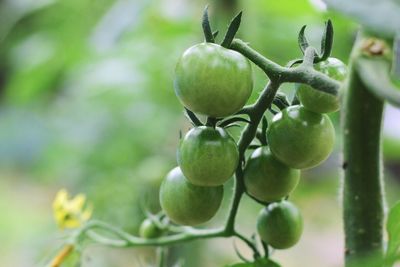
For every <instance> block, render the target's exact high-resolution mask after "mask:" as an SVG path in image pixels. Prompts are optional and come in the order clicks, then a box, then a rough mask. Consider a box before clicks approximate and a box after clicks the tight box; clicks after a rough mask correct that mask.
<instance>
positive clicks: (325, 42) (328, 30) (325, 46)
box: [321, 19, 333, 61]
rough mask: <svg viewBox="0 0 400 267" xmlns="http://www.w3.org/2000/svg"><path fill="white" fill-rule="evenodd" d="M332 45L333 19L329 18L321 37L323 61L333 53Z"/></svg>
mask: <svg viewBox="0 0 400 267" xmlns="http://www.w3.org/2000/svg"><path fill="white" fill-rule="evenodd" d="M332 45H333V26H332V21H331V20H330V19H329V20H328V21H327V22H326V23H325V30H324V34H323V35H322V39H321V61H323V60H326V59H327V58H328V57H329V56H330V55H331V51H332Z"/></svg>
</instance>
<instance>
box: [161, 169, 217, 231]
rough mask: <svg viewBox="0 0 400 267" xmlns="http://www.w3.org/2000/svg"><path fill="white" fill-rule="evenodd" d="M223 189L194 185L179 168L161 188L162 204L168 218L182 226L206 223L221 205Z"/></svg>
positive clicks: (171, 172) (165, 180) (166, 179)
mask: <svg viewBox="0 0 400 267" xmlns="http://www.w3.org/2000/svg"><path fill="white" fill-rule="evenodd" d="M222 196H223V187H222V186H216V187H209V186H207V187H206V186H197V185H193V184H191V183H189V182H188V180H186V178H185V176H183V173H182V171H181V169H180V168H179V167H176V168H174V169H173V170H172V171H170V172H169V173H168V175H167V177H166V178H165V179H164V181H163V183H162V184H161V188H160V204H161V207H162V209H163V210H164V211H165V213H166V214H167V215H168V217H169V218H170V219H171V220H172V221H173V222H175V223H178V224H182V225H192V226H193V225H197V224H201V223H205V222H207V221H208V220H210V219H211V218H212V217H214V215H215V213H217V211H218V209H219V206H220V205H221V201H222Z"/></svg>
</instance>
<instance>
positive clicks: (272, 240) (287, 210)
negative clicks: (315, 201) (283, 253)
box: [257, 200, 303, 249]
mask: <svg viewBox="0 0 400 267" xmlns="http://www.w3.org/2000/svg"><path fill="white" fill-rule="evenodd" d="M257 232H258V234H259V235H260V238H261V240H263V241H264V242H266V243H267V244H269V245H270V246H271V247H273V248H275V249H286V248H290V247H292V246H294V245H295V244H296V243H297V242H298V241H299V240H300V237H301V234H302V232H303V219H302V216H301V214H300V211H299V210H298V209H297V208H296V206H294V205H293V204H292V203H290V202H289V201H286V200H284V201H281V202H275V203H272V204H270V205H268V207H266V208H264V209H262V210H261V212H260V213H259V215H258V217H257Z"/></svg>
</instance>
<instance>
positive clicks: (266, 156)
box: [244, 147, 300, 203]
mask: <svg viewBox="0 0 400 267" xmlns="http://www.w3.org/2000/svg"><path fill="white" fill-rule="evenodd" d="M299 179H300V171H299V170H296V169H292V168H290V167H288V166H286V165H285V164H283V163H281V162H280V161H279V160H277V159H276V158H275V156H273V155H272V154H271V152H270V150H269V149H268V148H267V147H260V148H257V149H256V150H255V151H254V152H253V154H252V155H251V156H250V158H249V159H248V160H247V163H246V167H245V169H244V183H245V186H246V192H247V193H248V194H249V195H251V196H252V197H254V198H256V199H258V200H260V201H263V202H267V203H269V202H274V201H279V200H281V199H282V198H284V197H286V196H287V195H289V194H290V193H291V192H292V191H293V190H294V189H295V188H296V186H297V184H298V182H299Z"/></svg>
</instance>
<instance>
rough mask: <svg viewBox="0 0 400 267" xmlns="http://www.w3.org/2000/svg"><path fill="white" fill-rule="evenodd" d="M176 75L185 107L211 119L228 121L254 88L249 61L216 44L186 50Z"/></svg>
mask: <svg viewBox="0 0 400 267" xmlns="http://www.w3.org/2000/svg"><path fill="white" fill-rule="evenodd" d="M175 73H176V75H175V81H174V87H175V92H176V95H177V96H178V98H179V100H180V101H181V102H182V104H183V105H184V106H185V107H187V108H188V109H190V110H191V111H193V112H197V113H201V114H204V115H207V116H211V117H226V116H229V115H232V114H234V113H236V112H237V111H239V110H240V109H241V108H242V107H243V106H244V104H245V103H246V101H247V100H248V98H249V97H250V94H251V91H252V87H253V79H252V72H251V65H250V62H249V60H248V59H247V58H245V57H244V56H243V55H242V54H240V53H238V52H236V51H234V50H230V49H226V48H224V47H222V46H220V45H217V44H213V43H201V44H197V45H194V46H192V47H190V48H189V49H187V50H186V51H185V52H184V53H183V55H182V56H181V58H180V59H179V62H178V64H177V66H176V70H175Z"/></svg>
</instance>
